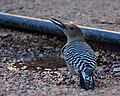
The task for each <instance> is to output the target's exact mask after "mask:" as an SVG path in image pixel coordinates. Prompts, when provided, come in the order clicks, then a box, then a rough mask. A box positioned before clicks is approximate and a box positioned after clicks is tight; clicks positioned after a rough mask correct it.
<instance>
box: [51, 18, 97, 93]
mask: <svg viewBox="0 0 120 96" xmlns="http://www.w3.org/2000/svg"><path fill="white" fill-rule="evenodd" d="M50 21H51V22H52V23H53V24H55V25H56V26H58V27H59V28H60V29H61V30H62V31H63V33H64V34H65V36H66V37H67V43H66V44H65V45H64V46H63V48H62V50H61V57H62V58H63V59H64V60H65V62H66V64H67V67H68V70H69V71H70V73H71V74H72V75H77V76H79V77H80V86H81V89H84V90H85V91H88V90H94V89H95V83H94V78H93V74H94V72H95V70H96V56H95V54H94V51H93V50H92V48H91V47H90V46H89V45H88V44H87V43H86V41H85V34H84V33H83V32H82V30H81V28H80V27H79V26H78V25H77V24H76V23H73V22H70V23H63V22H62V21H60V20H58V19H55V18H51V19H50Z"/></svg>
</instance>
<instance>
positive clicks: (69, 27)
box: [51, 18, 84, 41]
mask: <svg viewBox="0 0 120 96" xmlns="http://www.w3.org/2000/svg"><path fill="white" fill-rule="evenodd" d="M51 21H52V22H53V23H54V24H55V25H57V26H58V27H59V28H60V29H61V30H62V31H63V32H64V33H65V35H66V36H67V38H68V40H70V41H71V40H74V39H80V40H81V41H84V33H83V32H82V31H81V29H80V28H79V27H78V25H77V24H75V23H73V22H70V23H68V24H64V23H63V22H61V21H59V20H57V19H55V18H52V19H51Z"/></svg>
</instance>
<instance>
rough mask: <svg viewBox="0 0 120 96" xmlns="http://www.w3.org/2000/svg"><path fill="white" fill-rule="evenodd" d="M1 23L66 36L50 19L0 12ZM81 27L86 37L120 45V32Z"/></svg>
mask: <svg viewBox="0 0 120 96" xmlns="http://www.w3.org/2000/svg"><path fill="white" fill-rule="evenodd" d="M0 24H1V25H7V26H13V27H19V28H22V29H30V30H37V31H43V32H47V33H53V34H57V35H61V36H65V35H64V33H63V32H62V31H61V30H60V29H59V28H58V27H57V26H55V25H54V24H53V23H52V22H50V21H49V20H43V19H36V18H30V17H25V16H19V15H13V14H8V13H2V12H0ZM80 28H81V30H82V31H83V32H84V33H85V36H86V38H89V39H91V40H93V41H96V42H97V41H100V42H106V43H111V44H117V45H120V32H115V31H108V30H102V29H97V28H90V27H84V26H80Z"/></svg>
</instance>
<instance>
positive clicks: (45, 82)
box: [0, 0, 120, 96]
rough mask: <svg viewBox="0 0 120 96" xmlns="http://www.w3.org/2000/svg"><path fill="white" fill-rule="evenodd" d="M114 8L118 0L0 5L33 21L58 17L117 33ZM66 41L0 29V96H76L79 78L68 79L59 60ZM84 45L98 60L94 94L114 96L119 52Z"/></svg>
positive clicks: (26, 0)
mask: <svg viewBox="0 0 120 96" xmlns="http://www.w3.org/2000/svg"><path fill="white" fill-rule="evenodd" d="M119 3H120V2H119V0H114V1H112V0H101V1H99V0H92V1H91V2H89V0H82V1H81V0H0V7H1V8H0V11H2V12H8V13H14V14H19V15H24V16H30V17H37V18H51V17H57V18H61V19H63V20H64V21H66V22H68V21H70V20H73V21H75V22H77V23H78V24H81V25H84V26H92V27H96V28H103V29H109V30H114V31H120V14H119V13H120V7H119V5H120V4H119ZM63 10H64V11H63ZM32 33H33V32H32ZM65 42H66V39H65V38H58V37H57V36H54V35H53V36H52V35H48V34H38V33H36V32H35V34H30V31H29V30H26V31H22V30H21V31H19V30H14V29H8V28H6V27H0V54H1V55H0V96H80V94H81V93H82V91H81V89H80V85H79V77H77V76H71V75H70V73H69V72H68V70H67V67H66V64H65V62H64V60H63V59H62V58H60V50H61V48H62V46H63V45H64V44H65ZM88 43H89V44H90V46H91V47H92V48H93V50H94V51H95V55H96V56H97V58H98V59H97V63H98V64H97V66H98V67H97V70H98V71H97V75H98V76H99V77H100V79H97V78H95V83H96V88H95V91H94V95H95V96H119V94H120V78H119V77H120V70H119V68H120V52H119V51H111V49H112V48H109V50H108V49H107V48H106V49H105V48H103V47H101V46H103V45H104V44H103V45H100V44H98V43H95V42H92V41H88ZM106 45H107V44H106ZM104 46H105V45H104ZM83 93H85V94H86V92H83Z"/></svg>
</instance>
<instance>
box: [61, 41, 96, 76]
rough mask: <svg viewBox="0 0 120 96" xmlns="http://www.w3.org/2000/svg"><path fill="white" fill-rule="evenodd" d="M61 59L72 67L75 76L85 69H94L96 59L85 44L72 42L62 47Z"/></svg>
mask: <svg viewBox="0 0 120 96" xmlns="http://www.w3.org/2000/svg"><path fill="white" fill-rule="evenodd" d="M63 58H64V59H65V60H66V61H67V62H68V63H69V64H70V66H72V67H74V70H75V72H76V74H79V72H80V71H84V70H85V69H86V68H91V69H93V70H94V69H95V68H96V57H95V55H94V52H93V50H92V49H91V47H90V46H89V45H88V44H87V43H86V42H81V41H79V40H78V41H72V42H70V43H69V44H67V45H66V46H65V47H64V50H63Z"/></svg>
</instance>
